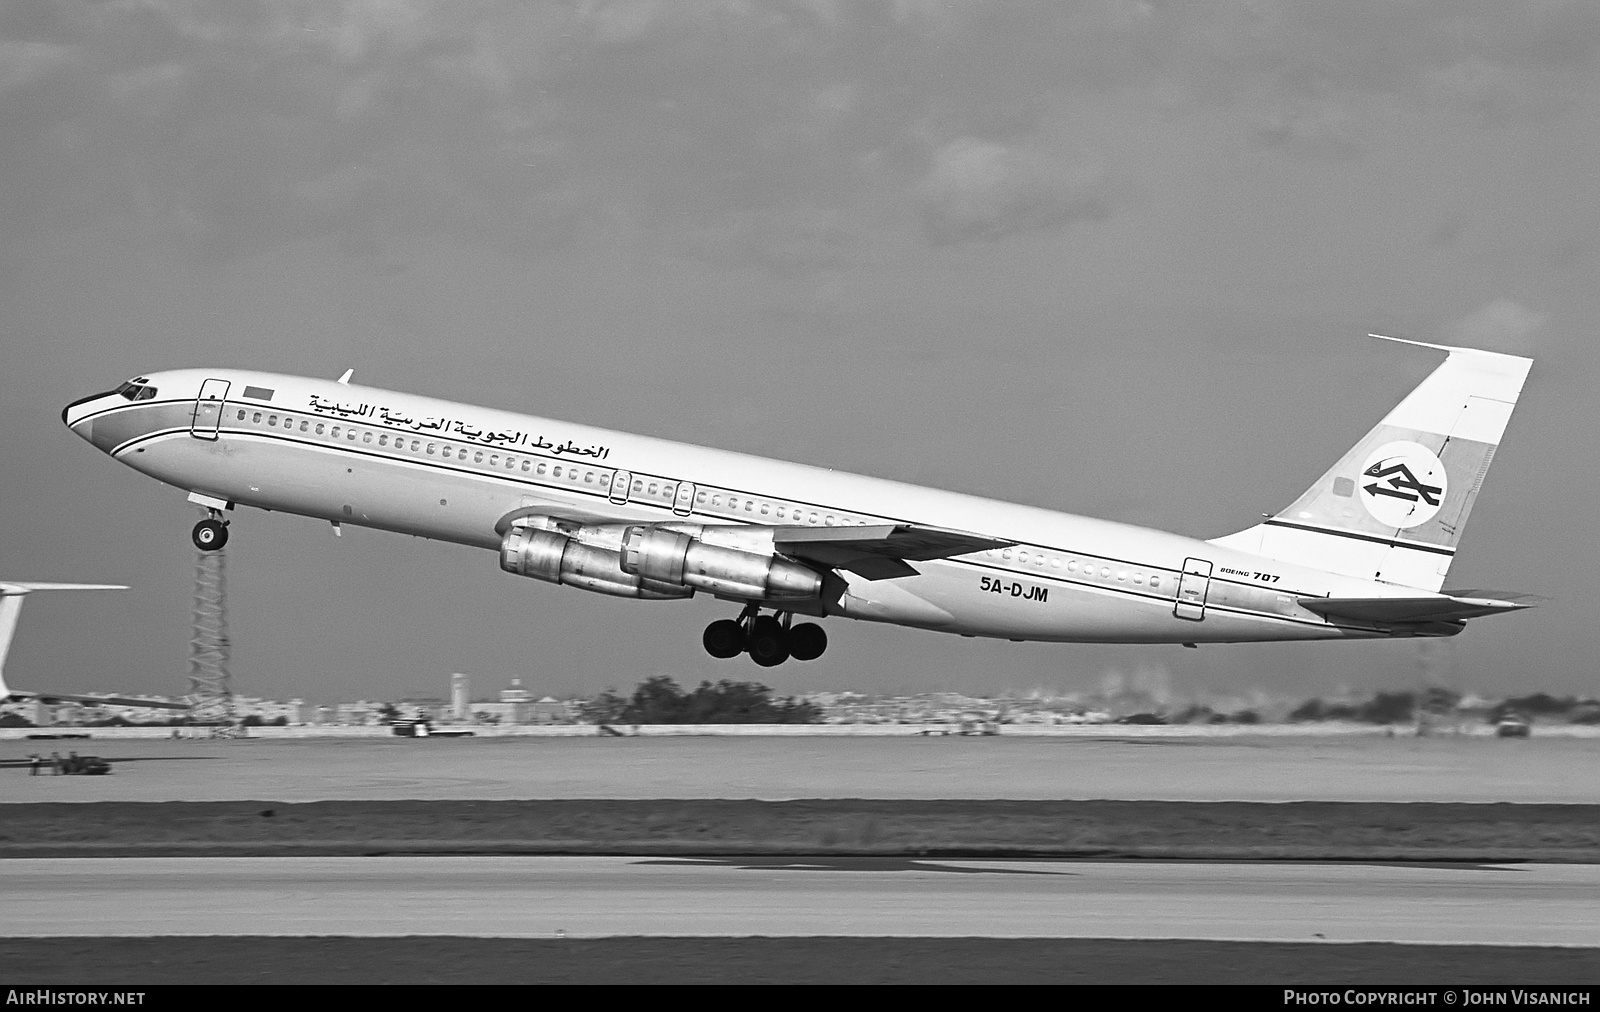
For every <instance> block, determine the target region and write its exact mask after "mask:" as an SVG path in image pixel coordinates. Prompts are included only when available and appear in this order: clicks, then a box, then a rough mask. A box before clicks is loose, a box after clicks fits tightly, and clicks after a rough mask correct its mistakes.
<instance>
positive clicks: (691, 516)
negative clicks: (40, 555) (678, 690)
mask: <svg viewBox="0 0 1600 1012" xmlns="http://www.w3.org/2000/svg"><path fill="white" fill-rule="evenodd" d="M1374 336H1377V335H1374ZM1389 340H1397V339H1393V338H1390V339H1389ZM1402 343H1406V344H1420V345H1421V346H1422V347H1425V348H1432V349H1435V350H1438V351H1443V352H1446V353H1447V357H1446V358H1445V361H1444V362H1443V363H1442V364H1441V365H1439V366H1438V368H1437V369H1435V370H1434V372H1433V373H1432V374H1430V375H1429V376H1428V378H1427V379H1425V380H1424V381H1423V382H1422V383H1421V385H1419V386H1418V387H1417V388H1416V389H1415V390H1413V391H1412V392H1411V394H1410V395H1409V396H1407V397H1406V398H1405V399H1404V400H1403V401H1402V402H1401V403H1400V404H1399V405H1398V406H1397V407H1396V408H1395V409H1394V410H1392V411H1391V412H1389V414H1388V415H1387V416H1386V417H1385V418H1384V419H1383V420H1382V421H1381V422H1380V423H1379V424H1378V425H1377V426H1376V427H1375V428H1373V429H1372V431H1370V432H1369V433H1367V435H1366V436H1365V437H1364V438H1363V439H1362V440H1361V441H1360V442H1358V443H1357V444H1356V445H1355V446H1354V447H1352V448H1351V449H1350V450H1349V452H1347V453H1346V454H1345V455H1344V456H1343V457H1341V458H1340V459H1339V460H1338V462H1336V463H1335V464H1334V465H1333V466H1332V467H1331V468H1329V469H1328V471H1327V473H1326V474H1324V475H1323V476H1322V477H1321V478H1319V479H1317V481H1316V483H1315V484H1314V485H1312V486H1311V487H1310V488H1309V489H1307V490H1306V491H1305V493H1304V494H1303V495H1301V496H1300V497H1299V498H1298V499H1296V500H1295V501H1294V502H1293V503H1292V504H1291V505H1290V506H1289V507H1288V508H1287V509H1285V510H1283V511H1282V512H1280V513H1278V514H1277V515H1275V516H1268V517H1267V518H1266V519H1265V520H1264V521H1263V522H1262V523H1260V524H1257V525H1256V526H1254V527H1251V528H1249V529H1248V530H1244V531H1240V532H1239V533H1237V534H1231V535H1228V536H1227V537H1222V538H1217V539H1215V540H1211V541H1201V540H1195V539H1191V538H1187V537H1182V536H1180V535H1177V534H1169V533H1166V532H1163V531H1157V530H1151V529H1147V528H1142V527H1134V526H1131V525H1128V524H1121V523H1112V522H1109V521H1104V520H1094V519H1089V518H1085V517H1079V516H1073V515H1071V514H1067V513H1059V512H1054V511H1051V510H1046V509H1039V508H1036V507H1032V506H1022V505H1016V504H1013V503H1008V502H1001V501H998V500H992V499H984V498H979V497H977V496H971V495H962V494H958V493H954V492H946V491H941V490H939V489H930V488H921V487H918V486H914V485H908V484H904V483H901V482H894V481H885V480H881V479H877V478H869V477H863V476H860V475H854V474H844V473H839V472H835V471H831V470H828V469H825V468H819V467H810V466H806V465H802V464H791V463H785V462H782V461H777V460H770V459H766V458H762V457H755V456H750V455H747V454H742V453H732V452H728V451H723V450H714V449H707V448H705V447H700V446H691V445H688V444H684V443H675V442H669V441H667V440H663V439H656V438H652V437H648V436H639V435H630V434H628V433H623V432H614V431H609V430H605V429H597V428H592V427H589V426H582V425H574V424H571V423H567V422H561V421H556V420H553V419H548V418H538V417H533V416H530V415H522V414H515V413H512V412H508V411H499V410H494V409H490V408H482V407H475V406H473V405H468V404H456V403H452V402H449V401H442V400H435V399H432V398H427V397H420V396H416V395H413V394H406V393H397V392H395V391H391V390H380V389H376V388H372V387H364V386H357V385H355V384H352V383H350V382H349V380H350V375H351V374H350V373H349V372H347V373H345V375H344V376H343V377H341V378H340V379H338V380H319V379H308V378H305V377H300V376H283V375H276V374H270V373H262V372H251V371H246V370H240V369H183V370H174V371H170V372H160V373H151V374H149V375H147V376H139V377H136V378H134V379H131V380H129V381H127V382H126V383H123V384H122V385H121V386H119V387H118V388H117V389H115V390H112V391H109V392H107V393H103V394H95V395H93V396H90V397H85V398H83V399H82V400H78V401H74V402H73V403H72V404H70V405H68V406H67V407H66V408H65V409H64V410H63V411H62V420H63V421H64V422H66V424H67V425H68V426H69V427H70V428H71V429H72V431H74V432H76V433H77V434H78V435H79V436H82V437H83V438H84V439H86V440H88V441H89V442H90V443H92V444H93V445H94V446H96V447H98V448H99V449H101V450H103V451H104V452H106V453H108V454H110V455H111V456H112V457H114V458H115V459H117V460H119V461H121V462H122V463H124V464H127V465H128V466H129V467H132V468H134V469H135V470H138V471H142V472H144V473H145V474H148V475H151V476H153V477H155V478H157V479H159V480H161V481H163V482H166V483H167V484H169V485H172V486H175V487H176V488H178V489H180V490H182V491H184V492H187V493H188V497H189V501H190V502H193V503H195V504H197V505H198V506H200V507H201V508H202V509H204V510H205V511H206V514H207V515H206V517H205V518H204V519H202V520H201V521H200V522H199V523H197V524H196V525H195V527H194V534H193V538H194V543H195V545H196V546H197V547H198V548H200V549H201V550H215V549H218V548H221V547H222V546H223V545H224V544H225V543H226V542H227V540H228V531H229V527H228V519H227V514H228V511H231V510H234V509H235V508H236V507H240V506H249V507H255V508H258V509H264V510H276V511H279V512H284V513H294V514H299V515H301V516H307V517H314V518H317V519H320V520H325V521H329V522H331V523H333V524H334V525H335V527H336V528H337V527H338V526H339V525H342V524H354V525H358V526H363V527H375V528H378V529H381V530H388V531H397V532H400V533H404V534H412V535H417V536H421V537H426V538H433V539H437V540H442V541H451V542H455V543H458V544H462V545H468V546H472V547H476V548H485V549H489V550H491V551H495V552H498V553H499V557H500V567H501V568H502V569H504V570H505V571H507V572H509V573H515V574H517V575H520V576H526V577H532V578H533V579H536V580H543V581H546V582H549V583H555V584H562V585H565V586H569V587H577V588H579V589H582V590H587V591H592V592H594V593H599V594H612V595H617V596H621V597H633V598H643V599H647V600H675V599H683V598H689V597H692V596H694V595H695V594H696V593H707V594H711V595H713V596H714V597H716V598H718V599H720V600H725V601H728V602H731V603H732V604H733V605H736V606H738V607H739V608H740V609H741V610H740V611H739V614H738V617H737V618H726V619H720V620H718V621H715V622H713V623H711V624H710V625H709V626H707V627H706V630H705V633H704V636H703V638H702V639H703V643H704V645H705V648H706V650H707V651H708V652H709V653H711V654H712V655H713V656H715V657H722V658H728V657H735V656H738V655H739V654H741V653H748V654H749V655H750V657H751V658H752V659H753V660H754V661H755V662H756V663H757V664H760V665H763V666H772V665H777V664H781V663H783V662H784V661H786V660H788V659H789V658H794V659H796V660H802V661H804V660H811V659H814V658H816V657H819V656H821V654H822V652H823V651H824V650H825V649H826V647H827V642H828V641H827V635H826V633H825V632H824V631H823V628H822V626H821V625H820V624H819V623H817V622H815V621H796V617H797V616H799V617H802V618H807V619H813V618H832V617H843V618H853V619H864V620H867V621H872V622H890V623H894V624H897V625H904V626H913V627H917V628H922V629H931V630H936V631H939V632H946V633H957V634H960V635H964V636H985V637H996V638H1004V639H1010V640H1040V641H1049V642H1077V643H1182V644H1185V645H1194V644H1197V643H1238V642H1247V641H1267V640H1312V639H1371V638H1382V637H1408V636H1453V635H1455V634H1456V633H1458V632H1460V631H1461V630H1462V628H1463V627H1464V624H1465V622H1466V620H1467V619H1470V618H1474V617H1477V616H1482V615H1490V614H1494V613H1497V612H1506V611H1514V610H1516V609H1519V608H1523V607H1527V601H1526V600H1524V599H1521V598H1518V597H1516V596H1508V595H1490V594H1486V593H1481V592H1476V591H1464V590H1463V591H1445V590H1443V589H1442V588H1443V586H1444V582H1445V575H1446V573H1447V572H1448V570H1449V568H1450V562H1451V560H1452V558H1453V557H1454V555H1455V551H1456V546H1457V544H1458V543H1459V541H1460V539H1461V532H1462V529H1463V528H1464V527H1465V525H1466V520H1467V514H1468V513H1469V512H1470V511H1471V509H1472V504H1473V502H1474V500H1475V499H1476V498H1477V495H1478V490H1479V487H1480V486H1481V484H1482V482H1483V479H1484V475H1485V474H1486V473H1487V471H1488V469H1489V463H1490V460H1491V459H1492V458H1493V456H1494V451H1495V447H1496V446H1497V445H1498V444H1499V442H1500V438H1501V436H1502V434H1503V433H1504V431H1505V428H1506V424H1507V422H1508V421H1509V420H1510V417H1511V411H1512V408H1513V407H1514V406H1515V405H1516V401H1517V397H1518V395H1519V394H1520V392H1521V390H1522V385H1523V382H1524V381H1525V380H1526V378H1527V374H1528V370H1529V368H1530V366H1531V365H1532V361H1531V360H1529V359H1526V358H1520V357H1517V356H1514V355H1505V354H1499V353H1495V352H1488V351H1479V350H1475V349H1470V348H1452V347H1447V346H1443V345H1433V344H1421V342H1414V341H1407V342H1402Z"/></svg>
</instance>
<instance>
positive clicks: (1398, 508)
mask: <svg viewBox="0 0 1600 1012" xmlns="http://www.w3.org/2000/svg"><path fill="white" fill-rule="evenodd" d="M1356 486H1357V487H1358V488H1360V489H1361V502H1362V504H1363V505H1365V506H1366V507H1367V512H1368V513H1370V514H1372V517H1373V519H1375V520H1377V521H1378V522H1379V523H1381V524H1383V525H1384V526H1385V527H1399V528H1402V529H1403V528H1407V527H1416V526H1418V525H1419V524H1425V523H1427V522H1428V521H1429V520H1432V519H1433V515H1434V514H1435V513H1438V512H1439V507H1441V506H1443V505H1444V497H1445V495H1446V494H1447V493H1448V492H1449V490H1450V480H1449V478H1448V477H1447V476H1446V475H1445V472H1444V462H1443V461H1441V460H1440V459H1439V457H1438V455H1437V454H1435V453H1434V452H1433V451H1432V450H1430V449H1428V448H1427V447H1426V446H1423V445H1422V444H1421V443H1413V442H1410V441H1409V440H1401V441H1399V442H1395V443H1385V444H1384V445H1383V446H1380V447H1378V448H1377V449H1376V450H1374V451H1373V452H1372V453H1371V454H1369V455H1368V457H1367V461H1366V463H1365V464H1364V465H1363V466H1362V468H1361V477H1359V478H1357V479H1356Z"/></svg>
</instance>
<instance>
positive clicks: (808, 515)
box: [237, 408, 1042, 562]
mask: <svg viewBox="0 0 1600 1012" xmlns="http://www.w3.org/2000/svg"><path fill="white" fill-rule="evenodd" d="M237 418H238V420H239V421H241V422H243V421H245V420H246V419H247V418H248V420H249V421H250V423H251V424H255V425H261V424H265V425H268V426H272V427H274V428H276V427H279V426H280V424H281V427H282V428H284V429H288V430H293V429H295V428H296V422H295V419H294V418H293V417H291V416H289V415H283V416H282V420H281V423H280V420H279V416H278V415H277V414H276V413H273V412H262V411H254V412H252V411H249V410H247V409H243V408H241V409H239V411H238V412H237ZM298 429H299V431H301V432H306V433H309V434H312V435H318V436H326V437H328V438H330V439H344V440H346V441H348V442H356V441H357V439H358V438H359V440H360V441H361V442H362V443H364V444H373V443H376V445H378V446H381V447H385V448H388V447H390V446H391V445H392V446H393V448H394V449H395V450H398V451H401V452H406V451H409V452H411V453H423V454H428V455H433V456H438V457H440V458H441V459H445V460H460V461H464V462H471V463H473V464H477V465H480V466H482V467H484V468H486V469H488V468H493V469H497V470H498V469H504V470H506V471H518V470H520V471H521V472H522V473H524V474H531V475H534V476H536V477H541V478H550V479H557V480H560V481H563V482H565V483H567V484H571V485H588V486H590V487H591V488H600V489H606V490H609V489H610V487H611V477H612V473H611V472H610V471H606V470H596V469H594V468H589V467H580V466H576V465H573V464H562V463H556V462H552V461H548V460H539V459H538V458H529V457H520V456H517V455H515V454H509V453H497V452H495V451H492V450H484V449H481V448H478V447H466V446H454V445H451V444H448V443H446V444H441V443H439V442H424V441H423V440H421V439H417V438H412V437H408V436H405V435H403V434H390V433H387V432H377V433H374V432H372V431H370V430H367V429H357V428H355V427H354V426H347V425H333V424H331V423H329V422H322V421H318V422H312V421H310V420H309V419H301V420H300V421H299V424H298ZM391 441H392V442H391ZM408 444H409V445H408ZM678 486H679V483H678V482H677V481H674V480H672V479H668V478H661V477H650V476H648V475H635V476H634V477H633V484H632V486H631V487H630V488H629V489H628V498H629V499H630V500H632V501H635V502H659V503H663V504H668V505H670V504H671V503H673V502H674V500H675V499H676V498H677V494H678ZM695 504H696V505H697V506H698V507H700V508H701V509H702V510H703V511H705V512H711V513H720V514H723V515H724V516H727V517H729V518H730V519H736V520H745V521H749V522H761V523H777V524H796V525H798V524H806V525H810V526H821V527H853V526H864V525H867V524H870V523H875V522H882V521H875V520H870V519H867V518H864V517H860V516H856V515H852V514H849V513H844V512H831V511H829V510H826V509H820V510H819V509H816V508H814V507H810V506H804V505H800V504H796V503H793V502H784V501H782V500H771V499H758V498H755V497H753V496H748V495H744V494H742V493H735V492H724V491H719V490H716V489H710V490H707V489H701V490H699V491H697V492H696V494H695ZM1041 562H1042V559H1041Z"/></svg>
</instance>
